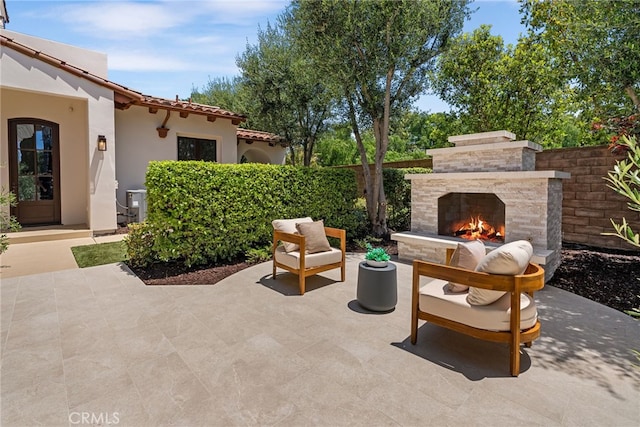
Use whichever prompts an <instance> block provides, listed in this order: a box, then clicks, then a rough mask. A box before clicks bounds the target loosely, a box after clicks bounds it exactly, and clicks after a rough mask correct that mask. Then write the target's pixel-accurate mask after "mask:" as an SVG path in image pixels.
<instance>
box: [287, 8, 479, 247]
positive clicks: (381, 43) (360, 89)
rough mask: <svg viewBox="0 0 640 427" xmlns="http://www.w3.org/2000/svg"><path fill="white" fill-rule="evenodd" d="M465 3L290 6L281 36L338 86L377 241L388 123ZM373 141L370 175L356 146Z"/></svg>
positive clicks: (422, 83) (415, 90)
mask: <svg viewBox="0 0 640 427" xmlns="http://www.w3.org/2000/svg"><path fill="white" fill-rule="evenodd" d="M468 3H469V1H468V0H428V1H418V0H402V1H392V0H378V1H375V2H374V1H364V0H325V1H322V2H320V1H313V0H295V1H293V2H292V4H291V6H290V7H289V8H288V16H287V22H288V30H289V32H290V34H292V35H293V37H294V39H295V40H296V41H297V42H298V43H299V44H300V46H301V48H302V49H303V51H304V52H307V53H308V55H309V57H311V58H312V59H313V63H314V65H313V67H314V68H315V69H317V70H319V71H320V72H321V75H322V77H323V81H327V82H330V84H331V85H332V86H335V87H336V88H339V90H340V94H341V96H342V98H343V100H344V103H345V109H344V111H345V115H346V117H347V119H348V120H349V122H350V123H351V127H352V130H353V134H354V137H355V141H356V144H357V146H358V151H359V153H360V161H361V163H362V165H363V166H364V167H363V171H364V179H365V192H366V193H365V198H366V203H367V213H368V217H369V220H370V222H371V224H372V227H373V232H374V234H376V235H385V234H387V233H388V230H387V222H386V207H387V201H386V197H385V194H384V187H383V178H382V162H383V160H384V158H385V155H386V153H387V149H388V145H389V129H390V119H391V117H392V116H393V115H394V114H396V113H397V112H401V111H404V110H405V109H406V108H407V107H408V105H409V104H410V103H411V101H413V100H414V99H415V98H416V97H417V96H418V95H419V94H421V93H423V92H424V91H425V89H426V86H427V82H428V75H429V71H430V70H431V69H432V68H433V64H434V58H435V57H436V56H437V55H438V54H440V53H441V52H442V51H444V49H445V48H446V47H447V45H448V42H449V40H450V39H451V37H453V36H455V35H456V34H458V33H459V32H460V30H461V29H462V24H463V22H464V19H465V18H466V17H467V16H468V14H469V10H468V7H467V5H468ZM366 128H371V129H373V134H374V136H375V141H376V150H375V155H374V156H373V157H374V159H373V160H374V162H373V163H374V173H373V176H372V175H371V174H370V173H369V168H368V164H369V158H368V156H367V152H366V149H365V146H364V144H363V141H362V131H363V129H366Z"/></svg>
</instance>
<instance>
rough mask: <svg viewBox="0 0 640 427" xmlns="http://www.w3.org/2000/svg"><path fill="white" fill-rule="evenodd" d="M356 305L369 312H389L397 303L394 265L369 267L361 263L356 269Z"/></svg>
mask: <svg viewBox="0 0 640 427" xmlns="http://www.w3.org/2000/svg"><path fill="white" fill-rule="evenodd" d="M356 298H357V300H358V303H359V304H360V305H361V306H362V307H364V308H366V309H368V310H371V311H390V310H393V309H394V308H395V307H396V303H397V302H398V283H397V275H396V265H395V264H393V263H391V262H390V263H388V264H387V266H386V267H371V266H369V265H367V263H366V261H362V262H361V263H360V265H359V267H358V289H357V297H356Z"/></svg>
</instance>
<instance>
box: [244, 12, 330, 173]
mask: <svg viewBox="0 0 640 427" xmlns="http://www.w3.org/2000/svg"><path fill="white" fill-rule="evenodd" d="M236 62H237V64H238V67H239V68H240V70H241V72H242V77H241V81H242V84H243V87H244V89H245V96H246V97H247V105H248V107H249V111H248V113H249V114H250V115H251V116H252V117H253V119H252V123H253V124H257V126H258V127H259V128H260V129H261V130H266V131H269V132H273V133H277V134H278V135H280V136H282V137H284V138H285V140H286V141H287V142H288V143H289V146H290V149H291V150H294V149H295V147H301V148H302V151H303V163H304V165H305V166H309V164H310V163H311V158H312V155H313V150H314V147H315V144H316V141H317V139H318V136H319V135H320V134H321V133H322V132H324V131H326V128H327V125H328V119H329V118H330V116H331V114H332V108H333V101H332V99H333V98H332V94H331V92H330V91H329V90H328V88H327V86H326V85H325V84H324V82H323V79H322V78H321V76H320V75H319V74H318V73H317V70H316V69H315V68H314V67H312V66H311V63H310V61H309V58H308V57H307V55H306V54H305V53H304V52H303V51H301V50H299V49H298V46H297V45H295V44H294V43H293V42H292V40H291V38H290V36H289V34H288V33H287V32H286V31H284V29H283V28H282V26H281V25H280V24H278V25H276V26H271V25H267V29H266V30H264V31H262V30H259V31H258V43H257V44H255V45H247V49H246V51H245V52H244V53H243V54H242V55H241V56H239V57H238V58H237V61H236ZM290 154H291V156H290V160H291V162H292V163H293V164H295V161H296V156H295V153H293V152H291V153H290Z"/></svg>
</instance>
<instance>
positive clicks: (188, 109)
mask: <svg viewBox="0 0 640 427" xmlns="http://www.w3.org/2000/svg"><path fill="white" fill-rule="evenodd" d="M0 45H2V46H5V47H7V48H10V49H13V50H15V51H17V52H19V53H21V54H23V55H26V56H29V57H31V58H35V59H38V60H40V61H42V62H45V63H47V64H49V65H52V66H54V67H57V68H60V69H62V70H64V71H66V72H68V73H70V74H73V75H75V76H77V77H80V78H83V79H85V80H89V81H91V82H93V83H95V84H98V85H100V86H103V87H106V88H108V89H110V90H113V92H114V97H113V101H114V104H115V107H116V108H118V109H121V110H126V109H127V108H129V107H130V106H131V105H140V106H145V107H149V108H150V109H161V110H169V111H180V112H181V113H182V114H189V113H192V114H197V115H203V116H207V119H208V120H209V121H213V120H215V118H217V117H219V118H225V119H231V121H232V122H233V124H236V125H237V124H239V123H240V122H243V121H245V120H246V117H245V116H244V115H242V114H236V113H233V112H231V111H227V110H223V109H222V108H219V107H213V106H210V105H203V104H196V103H192V102H189V101H179V100H178V99H177V97H176V100H175V101H172V100H170V99H164V98H158V97H154V96H149V95H144V94H142V93H141V92H137V91H134V90H131V89H129V88H127V87H126V86H122V85H120V84H118V83H115V82H112V81H111V80H108V79H105V78H102V77H100V76H96V75H95V74H92V73H90V72H89V71H87V70H84V69H82V68H80V67H76V66H75V65H71V64H67V63H66V62H65V61H63V60H62V59H59V58H56V57H54V56H51V55H48V54H46V53H44V52H41V51H38V50H36V49H33V48H31V47H29V46H26V45H24V44H22V43H19V42H17V41H15V40H13V39H12V38H10V37H7V36H5V35H3V34H0ZM185 117H186V116H185Z"/></svg>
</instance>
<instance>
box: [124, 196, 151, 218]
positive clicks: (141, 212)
mask: <svg viewBox="0 0 640 427" xmlns="http://www.w3.org/2000/svg"><path fill="white" fill-rule="evenodd" d="M127 207H128V208H129V213H135V214H136V222H142V221H144V220H145V219H147V190H127Z"/></svg>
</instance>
